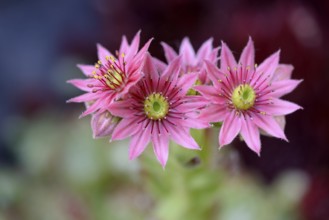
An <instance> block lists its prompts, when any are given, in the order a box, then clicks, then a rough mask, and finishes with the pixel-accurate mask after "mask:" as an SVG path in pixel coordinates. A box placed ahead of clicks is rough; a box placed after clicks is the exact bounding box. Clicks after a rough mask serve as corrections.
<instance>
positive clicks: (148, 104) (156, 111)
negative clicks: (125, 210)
mask: <svg viewBox="0 0 329 220" xmlns="http://www.w3.org/2000/svg"><path fill="white" fill-rule="evenodd" d="M144 111H145V114H146V116H147V117H148V118H149V119H152V120H159V119H160V120H161V119H163V118H164V117H166V115H167V114H168V111H169V103H168V101H167V99H166V98H165V97H164V96H163V95H161V94H160V93H152V94H151V95H149V96H148V97H147V98H146V99H145V101H144Z"/></svg>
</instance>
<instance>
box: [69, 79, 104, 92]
mask: <svg viewBox="0 0 329 220" xmlns="http://www.w3.org/2000/svg"><path fill="white" fill-rule="evenodd" d="M98 82H99V81H98V80H95V79H71V80H68V81H67V83H70V84H72V85H73V86H75V87H77V88H78V89H81V90H82V91H85V92H91V91H92V90H93V88H92V87H93V86H94V85H95V84H97V85H98V84H99V83H98Z"/></svg>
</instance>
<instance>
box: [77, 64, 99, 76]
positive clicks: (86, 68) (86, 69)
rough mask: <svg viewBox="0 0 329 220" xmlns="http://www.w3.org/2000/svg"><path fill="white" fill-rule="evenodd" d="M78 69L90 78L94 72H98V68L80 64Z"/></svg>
mask: <svg viewBox="0 0 329 220" xmlns="http://www.w3.org/2000/svg"><path fill="white" fill-rule="evenodd" d="M77 67H78V68H79V69H80V70H81V71H82V72H83V74H85V76H87V77H90V76H92V72H93V71H94V70H96V68H95V67H94V66H92V65H84V64H78V65H77Z"/></svg>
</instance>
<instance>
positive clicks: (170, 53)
mask: <svg viewBox="0 0 329 220" xmlns="http://www.w3.org/2000/svg"><path fill="white" fill-rule="evenodd" d="M161 45H162V47H163V51H164V54H165V57H166V60H167V63H170V62H171V61H173V60H174V59H175V58H176V57H177V56H178V55H177V53H176V52H175V50H174V49H173V48H172V47H170V46H169V45H168V44H166V43H165V42H161Z"/></svg>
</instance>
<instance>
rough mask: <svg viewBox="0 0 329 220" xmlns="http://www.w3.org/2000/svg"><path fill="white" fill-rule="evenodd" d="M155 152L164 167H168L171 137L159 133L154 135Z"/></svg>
mask: <svg viewBox="0 0 329 220" xmlns="http://www.w3.org/2000/svg"><path fill="white" fill-rule="evenodd" d="M152 142H153V150H154V153H155V155H156V157H157V159H158V161H159V162H160V164H161V165H162V167H165V166H166V163H167V160H168V154H169V137H168V135H167V134H161V135H159V134H158V133H157V132H155V133H153V134H152Z"/></svg>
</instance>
